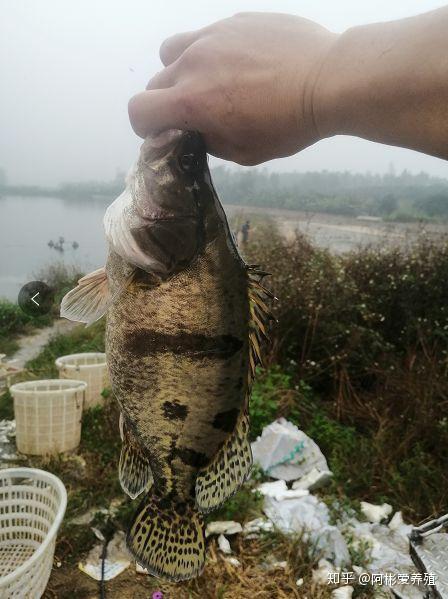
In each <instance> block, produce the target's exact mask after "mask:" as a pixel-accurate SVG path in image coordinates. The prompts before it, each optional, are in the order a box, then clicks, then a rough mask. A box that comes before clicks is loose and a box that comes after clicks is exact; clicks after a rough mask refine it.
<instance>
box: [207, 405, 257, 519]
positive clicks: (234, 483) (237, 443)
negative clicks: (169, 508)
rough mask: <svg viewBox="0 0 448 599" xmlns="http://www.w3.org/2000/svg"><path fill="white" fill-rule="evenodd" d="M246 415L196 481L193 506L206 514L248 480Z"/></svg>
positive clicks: (250, 457) (250, 461)
mask: <svg viewBox="0 0 448 599" xmlns="http://www.w3.org/2000/svg"><path fill="white" fill-rule="evenodd" d="M248 435H249V415H248V414H247V412H243V413H242V415H241V416H240V418H239V420H238V422H237V425H236V427H235V430H234V432H233V433H232V434H231V435H230V436H229V437H228V439H227V440H226V441H225V443H224V445H223V446H222V447H221V449H220V450H219V451H218V453H217V454H216V456H215V458H214V459H213V461H212V462H211V463H210V464H209V465H208V466H206V467H205V468H203V469H201V470H200V471H199V473H198V476H197V478H196V505H197V506H198V509H199V510H201V512H204V513H207V512H210V511H212V510H215V509H216V508H218V507H220V506H221V505H222V504H223V503H224V502H225V501H227V499H229V497H231V496H232V495H234V494H235V493H236V492H237V491H238V489H239V488H240V487H241V485H242V484H243V483H244V482H245V481H246V480H247V479H248V477H249V475H250V471H251V468H252V451H251V448H250V443H249V438H248Z"/></svg>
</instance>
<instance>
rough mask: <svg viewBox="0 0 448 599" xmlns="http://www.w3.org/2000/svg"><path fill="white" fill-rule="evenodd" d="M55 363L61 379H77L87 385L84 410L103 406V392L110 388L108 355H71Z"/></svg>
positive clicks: (58, 359)
mask: <svg viewBox="0 0 448 599" xmlns="http://www.w3.org/2000/svg"><path fill="white" fill-rule="evenodd" d="M55 363H56V367H57V369H58V370H59V378H60V379H76V380H78V381H84V382H86V383H87V391H86V398H85V401H84V410H87V409H88V408H92V407H93V406H98V405H103V403H104V398H103V396H102V395H101V392H102V391H103V389H104V388H105V387H107V386H108V371H107V364H106V354H102V353H84V354H71V355H70V356H61V357H60V358H57V360H56V362H55Z"/></svg>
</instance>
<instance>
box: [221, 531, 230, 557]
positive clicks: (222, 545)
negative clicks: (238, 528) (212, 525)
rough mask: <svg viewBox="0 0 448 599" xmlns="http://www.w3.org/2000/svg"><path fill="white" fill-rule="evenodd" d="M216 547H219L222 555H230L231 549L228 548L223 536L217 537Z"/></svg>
mask: <svg viewBox="0 0 448 599" xmlns="http://www.w3.org/2000/svg"><path fill="white" fill-rule="evenodd" d="M218 547H219V549H220V551H222V552H223V553H226V554H227V555H229V554H230V553H232V549H231V548H230V543H229V541H228V539H226V537H225V536H224V535H219V537H218Z"/></svg>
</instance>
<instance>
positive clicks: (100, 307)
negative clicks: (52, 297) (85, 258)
mask: <svg viewBox="0 0 448 599" xmlns="http://www.w3.org/2000/svg"><path fill="white" fill-rule="evenodd" d="M109 301H110V290H109V283H108V280H107V275H106V270H105V268H104V267H103V268H99V269H98V270H95V271H94V272H91V273H90V274H88V275H86V276H85V277H82V279H79V281H78V285H77V286H76V287H75V288H74V289H72V290H71V291H69V292H68V293H67V294H66V295H65V296H64V297H63V298H62V301H61V312H60V313H61V317H62V318H67V319H68V320H73V321H75V322H85V323H86V324H92V323H93V322H95V321H96V320H99V319H100V318H101V317H102V316H104V314H105V313H106V311H107V308H108V305H109Z"/></svg>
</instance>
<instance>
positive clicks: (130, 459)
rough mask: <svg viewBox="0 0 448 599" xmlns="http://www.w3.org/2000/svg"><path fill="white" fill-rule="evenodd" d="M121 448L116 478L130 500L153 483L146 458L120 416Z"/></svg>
mask: <svg viewBox="0 0 448 599" xmlns="http://www.w3.org/2000/svg"><path fill="white" fill-rule="evenodd" d="M120 433H121V438H122V446H121V453H120V461H119V464H118V478H119V480H120V485H121V488H122V489H123V491H124V492H125V493H126V494H127V495H129V497H130V498H131V499H135V498H136V497H138V496H139V495H140V494H141V493H143V491H145V490H149V489H150V488H151V486H152V484H153V482H154V478H153V475H152V471H151V466H150V463H149V460H148V458H147V457H146V455H145V454H144V453H143V451H142V450H141V448H140V446H139V445H138V443H137V441H136V440H135V439H134V437H133V436H132V433H131V432H130V431H129V429H128V427H127V426H126V423H125V422H124V419H123V416H122V414H120Z"/></svg>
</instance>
